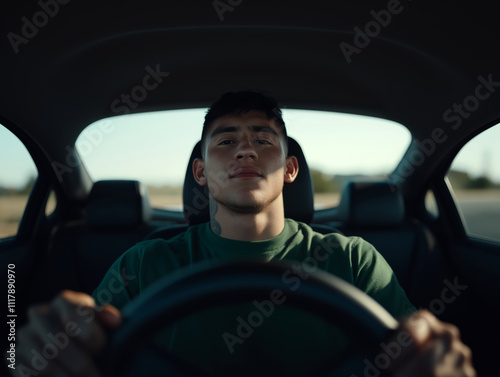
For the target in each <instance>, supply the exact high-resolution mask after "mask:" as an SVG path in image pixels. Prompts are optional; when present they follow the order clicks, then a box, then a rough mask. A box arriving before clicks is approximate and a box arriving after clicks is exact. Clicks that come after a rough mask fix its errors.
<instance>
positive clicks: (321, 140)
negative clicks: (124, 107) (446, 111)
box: [0, 109, 500, 188]
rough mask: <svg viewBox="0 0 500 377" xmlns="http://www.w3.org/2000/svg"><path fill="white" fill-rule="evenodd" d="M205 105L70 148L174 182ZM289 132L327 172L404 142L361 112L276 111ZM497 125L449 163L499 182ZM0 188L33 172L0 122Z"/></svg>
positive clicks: (101, 132)
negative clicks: (281, 114) (282, 115)
mask: <svg viewBox="0 0 500 377" xmlns="http://www.w3.org/2000/svg"><path fill="white" fill-rule="evenodd" d="M205 112H206V109H191V110H174V111H163V112H154V113H145V114H132V115H123V116H118V117H113V118H109V119H105V120H101V121H99V122H96V123H94V124H92V125H90V126H89V127H87V129H86V130H84V131H83V132H82V134H81V135H80V137H79V139H78V140H77V149H78V150H79V152H80V154H81V156H82V159H83V161H84V163H85V165H86V166H87V169H88V171H89V172H90V174H91V177H92V178H93V179H94V180H98V179H120V178H121V179H139V180H142V181H143V182H145V183H146V184H149V185H157V186H161V185H164V184H170V185H179V184H182V181H183V179H184V175H185V172H186V166H187V162H188V159H189V155H190V153H191V150H192V147H193V146H194V144H195V143H196V142H197V141H198V140H199V138H200V134H201V127H202V123H203V118H204V115H205ZM283 114H284V120H285V123H286V126H287V132H288V134H289V136H291V137H294V138H295V139H296V140H297V141H298V142H299V144H300V145H301V147H302V149H303V151H304V154H305V156H306V160H307V162H308V164H309V166H310V167H313V168H317V169H320V170H322V171H324V172H325V173H328V174H387V173H389V172H390V171H391V170H392V169H394V168H395V166H396V163H397V161H398V160H399V159H400V158H401V156H402V155H403V154H404V151H405V150H406V148H407V146H408V145H409V142H410V135H409V132H408V131H407V130H406V128H404V127H403V126H401V125H399V124H397V123H395V122H392V121H388V120H384V119H377V118H370V117H365V116H358V115H351V114H341V113H328V112H317V111H314V112H311V111H305V110H288V109H284V110H283ZM499 145H500V126H497V127H493V128H492V129H490V130H487V131H486V132H485V133H484V134H483V135H480V136H479V137H477V138H476V139H474V140H473V141H472V142H470V143H469V144H468V145H467V149H466V151H465V152H463V153H460V154H459V155H458V156H457V159H456V161H455V162H454V165H453V167H454V168H455V169H457V170H463V171H467V172H468V173H469V174H470V175H471V176H473V177H477V176H479V175H481V174H487V176H488V177H489V178H490V179H493V180H494V181H496V182H500V148H499V147H498V146H499ZM0 167H1V171H0V186H4V187H16V188H18V187H22V186H23V185H24V184H25V183H26V181H27V180H28V179H29V178H30V177H31V176H33V175H35V174H36V170H35V166H34V164H33V163H32V162H31V161H30V159H29V158H28V156H27V151H26V150H25V149H24V147H23V146H22V145H21V144H20V142H19V141H17V140H16V139H15V137H14V136H13V135H12V134H11V133H10V132H9V131H8V130H6V129H5V128H4V127H3V126H0Z"/></svg>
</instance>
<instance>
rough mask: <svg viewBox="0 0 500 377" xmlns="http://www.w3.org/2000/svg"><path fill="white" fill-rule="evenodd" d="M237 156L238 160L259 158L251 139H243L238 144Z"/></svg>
mask: <svg viewBox="0 0 500 377" xmlns="http://www.w3.org/2000/svg"><path fill="white" fill-rule="evenodd" d="M235 158H236V159H237V160H245V159H251V160H256V159H257V158H258V155H257V151H256V150H255V147H254V146H253V144H252V142H251V141H250V140H242V141H241V142H240V143H239V144H238V150H237V152H236V155H235Z"/></svg>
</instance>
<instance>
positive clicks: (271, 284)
mask: <svg viewBox="0 0 500 377" xmlns="http://www.w3.org/2000/svg"><path fill="white" fill-rule="evenodd" d="M293 265H295V266H297V265H299V263H298V262H295V263H292V262H288V261H279V262H276V261H271V262H265V261H262V260H247V261H241V260H240V261H236V262H235V261H225V262H216V263H214V262H206V263H205V262H202V263H199V264H197V265H196V266H193V267H190V268H188V269H185V270H183V271H179V273H178V274H177V275H176V277H175V278H174V279H172V277H165V278H163V279H161V280H159V281H158V282H157V283H156V284H155V285H153V286H151V287H149V288H148V289H147V290H146V291H145V292H144V293H142V294H141V295H140V296H139V297H138V298H136V299H135V300H134V301H132V302H131V303H129V304H128V305H126V306H125V307H124V308H123V310H122V318H123V323H122V326H121V327H120V328H119V329H118V330H117V331H116V332H115V333H114V334H113V335H112V339H111V345H110V352H109V357H108V358H107V360H108V368H107V371H108V373H107V375H111V376H123V375H124V372H125V369H126V364H125V363H123V361H124V360H130V359H131V357H132V356H133V353H134V352H133V351H134V345H136V344H140V342H141V341H142V340H144V339H145V338H147V337H148V336H149V337H150V336H151V335H152V334H153V332H154V331H155V330H156V329H157V327H158V326H160V325H161V326H168V325H170V324H173V323H175V321H177V320H179V319H181V318H183V317H185V316H187V315H189V314H193V313H195V312H197V311H201V310H203V309H206V308H209V307H213V306H214V305H218V304H227V303H234V302H238V301H244V300H247V299H248V300H262V299H266V298H269V293H270V291H272V290H274V289H280V290H282V291H283V293H284V295H285V296H286V302H287V305H293V306H296V307H298V308H302V309H306V310H307V311H309V312H311V313H313V314H316V315H318V316H320V317H322V318H324V319H325V320H326V321H328V322H330V323H339V321H341V323H343V324H344V325H346V326H347V328H348V329H349V331H350V335H353V336H354V337H356V338H358V339H362V340H363V344H364V345H366V349H367V350H370V349H374V347H376V346H378V345H379V344H380V343H381V342H383V341H385V340H387V339H388V338H389V337H390V336H391V335H393V333H394V332H395V330H396V329H397V327H398V321H397V320H396V319H394V317H393V316H392V315H391V314H390V313H389V312H387V310H385V309H384V308H383V307H382V306H381V305H380V304H379V303H377V302H376V301H375V300H373V299H372V298H371V297H369V296H368V295H366V294H365V293H364V292H362V291H361V290H359V289H358V288H356V287H354V286H353V285H351V284H349V283H347V282H345V281H344V280H342V279H340V278H338V277H336V276H333V275H331V274H329V273H327V272H325V271H322V270H315V271H311V273H310V274H309V276H308V277H307V279H303V280H301V281H300V285H299V286H298V289H295V290H294V289H293V287H291V286H290V284H289V283H287V281H285V279H284V278H283V276H284V274H286V273H287V271H292V266H293ZM302 266H306V267H305V268H306V270H305V271H308V272H309V271H310V270H311V266H307V265H302ZM177 368H178V366H177ZM174 369H175V368H174Z"/></svg>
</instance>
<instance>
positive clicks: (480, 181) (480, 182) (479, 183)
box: [465, 176, 495, 190]
mask: <svg viewBox="0 0 500 377" xmlns="http://www.w3.org/2000/svg"><path fill="white" fill-rule="evenodd" d="M494 187H495V184H494V183H493V182H492V181H491V180H490V179H489V178H488V177H485V176H481V177H478V178H474V179H471V180H470V181H469V182H468V183H467V185H466V187H465V188H468V189H476V190H477V189H491V188H494Z"/></svg>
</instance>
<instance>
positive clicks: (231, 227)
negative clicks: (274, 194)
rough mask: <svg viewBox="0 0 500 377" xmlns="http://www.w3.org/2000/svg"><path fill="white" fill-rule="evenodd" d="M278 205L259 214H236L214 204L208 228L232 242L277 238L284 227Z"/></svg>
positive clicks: (281, 209)
mask: <svg viewBox="0 0 500 377" xmlns="http://www.w3.org/2000/svg"><path fill="white" fill-rule="evenodd" d="M211 200H213V199H211ZM214 202H215V201H214ZM279 204H281V203H276V204H274V203H273V204H271V205H270V206H269V207H268V208H266V210H264V211H261V212H259V213H238V212H234V211H231V210H230V209H228V208H226V207H224V206H221V205H219V204H218V203H216V202H215V203H213V204H212V208H211V211H210V227H211V229H212V231H213V232H214V233H215V234H217V235H219V236H221V237H224V238H229V239H232V240H238V241H262V240H267V239H270V238H273V237H276V236H278V235H279V234H280V233H281V232H282V231H283V228H284V227H285V214H284V209H283V205H282V204H281V206H280V205H279Z"/></svg>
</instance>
